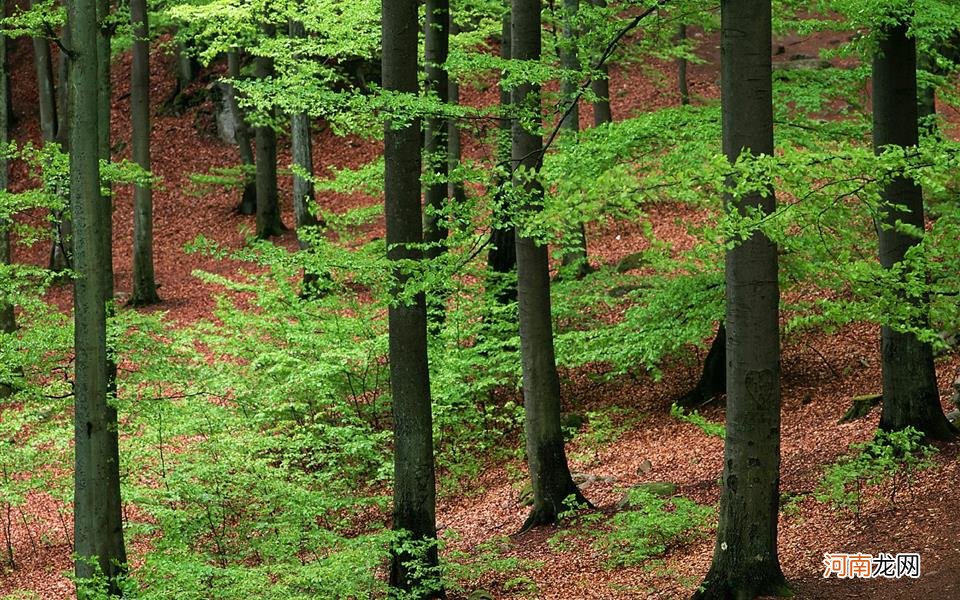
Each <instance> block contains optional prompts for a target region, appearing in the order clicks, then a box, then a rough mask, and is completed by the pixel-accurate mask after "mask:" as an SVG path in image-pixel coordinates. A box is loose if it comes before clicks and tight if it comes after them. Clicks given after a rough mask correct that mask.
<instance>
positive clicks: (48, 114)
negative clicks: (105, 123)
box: [31, 2, 57, 143]
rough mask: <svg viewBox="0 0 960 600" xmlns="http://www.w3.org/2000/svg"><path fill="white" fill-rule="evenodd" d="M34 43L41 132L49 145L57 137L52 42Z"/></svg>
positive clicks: (39, 38)
mask: <svg viewBox="0 0 960 600" xmlns="http://www.w3.org/2000/svg"><path fill="white" fill-rule="evenodd" d="M31 4H33V2H31ZM32 41H33V63H34V66H35V67H36V71H37V104H38V105H39V108H40V132H41V135H42V137H43V142H44V143H49V142H52V141H53V140H54V139H56V137H57V93H56V88H55V87H54V85H53V61H52V60H51V58H50V42H49V41H48V40H47V38H45V37H35V38H33V40H32Z"/></svg>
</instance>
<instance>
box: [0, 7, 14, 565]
mask: <svg viewBox="0 0 960 600" xmlns="http://www.w3.org/2000/svg"><path fill="white" fill-rule="evenodd" d="M6 14H7V2H6V0H0V15H6ZM8 73H9V69H8V65H7V36H6V35H4V34H3V31H2V30H0V107H5V106H6V105H7V100H8V99H9V97H10V82H9V79H8V78H7V75H8ZM9 138H10V120H9V113H8V111H6V110H0V147H5V146H6V145H7V143H8V142H9ZM9 167H10V164H9V161H8V159H7V157H6V156H5V155H3V154H0V191H6V189H7V183H8V177H9V174H10V171H9ZM11 259H12V257H11V252H10V223H9V222H8V221H7V220H6V219H3V218H0V265H9V264H10V263H11ZM16 329H17V321H16V319H15V316H14V313H13V304H11V303H8V302H4V300H3V298H0V333H13V332H14V331H16ZM12 392H13V386H11V385H9V384H8V383H3V382H0V400H2V399H3V398H7V397H8V396H10V394H11V393H12ZM7 541H8V550H9V540H7ZM9 562H10V564H11V565H12V564H13V556H12V552H11V553H10V561H9Z"/></svg>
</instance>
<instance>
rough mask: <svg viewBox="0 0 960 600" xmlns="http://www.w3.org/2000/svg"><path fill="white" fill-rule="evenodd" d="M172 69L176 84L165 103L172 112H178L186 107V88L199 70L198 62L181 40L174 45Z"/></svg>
mask: <svg viewBox="0 0 960 600" xmlns="http://www.w3.org/2000/svg"><path fill="white" fill-rule="evenodd" d="M174 70H175V75H176V81H177V85H176V87H174V89H173V93H172V94H171V95H170V97H169V98H167V100H166V102H165V105H166V106H167V107H168V108H169V109H171V110H172V111H173V112H174V113H176V114H180V113H181V112H182V111H183V110H184V109H186V108H187V104H188V96H187V95H186V91H187V88H188V87H190V84H191V83H193V80H194V79H196V78H197V74H198V73H199V71H200V63H199V62H198V61H197V59H196V57H194V56H193V55H192V54H191V53H190V51H189V48H187V47H186V46H185V45H184V43H183V42H178V43H177V44H176V46H175V47H174Z"/></svg>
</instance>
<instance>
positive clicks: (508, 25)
mask: <svg viewBox="0 0 960 600" xmlns="http://www.w3.org/2000/svg"><path fill="white" fill-rule="evenodd" d="M504 4H505V7H504V9H505V10H504V12H503V21H502V23H501V41H500V57H501V58H503V59H504V60H510V58H511V57H512V56H513V53H512V52H511V49H510V47H511V39H510V36H511V30H512V20H511V18H510V0H504ZM510 104H511V98H510V90H509V89H507V87H506V86H505V85H504V83H503V81H501V82H500V114H501V118H500V131H499V132H498V134H497V162H498V163H500V164H508V163H509V162H510V160H511V135H512V122H513V121H512V119H511V117H510V114H509V113H510ZM506 184H507V181H506V180H505V179H504V178H503V177H501V176H499V175H498V176H497V180H496V181H495V183H494V186H495V189H494V194H493V210H492V213H493V214H492V215H491V222H492V223H493V225H492V227H491V230H490V245H491V248H490V251H489V252H488V253H487V266H488V267H489V268H490V276H489V277H488V278H487V279H488V281H487V286H488V287H489V288H491V289H493V290H495V294H496V297H497V300H498V301H499V302H500V303H501V304H508V303H510V302H515V301H516V300H517V286H516V282H515V273H516V270H517V239H516V231H515V228H514V226H513V225H511V224H510V223H512V219H511V216H510V214H509V213H510V207H508V206H505V203H506V202H507V195H506V194H505V193H504V190H505V186H506Z"/></svg>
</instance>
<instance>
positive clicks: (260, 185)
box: [253, 25, 285, 240]
mask: <svg viewBox="0 0 960 600" xmlns="http://www.w3.org/2000/svg"><path fill="white" fill-rule="evenodd" d="M263 30H264V35H266V36H267V37H273V35H274V34H275V33H276V28H275V27H274V26H273V25H264V27H263ZM253 64H254V71H253V72H254V76H255V77H256V78H257V79H266V78H268V77H273V59H272V58H269V57H266V56H258V57H257V58H256V59H255V60H254V63H253ZM255 136H256V141H257V238H259V239H261V240H265V239H267V238H271V237H274V236H278V235H280V234H282V233H283V230H284V229H285V228H284V226H283V222H282V221H281V220H280V199H279V196H278V194H277V132H276V131H274V129H273V126H272V124H270V123H266V124H263V125H260V126H258V127H257V128H256V133H255Z"/></svg>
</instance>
